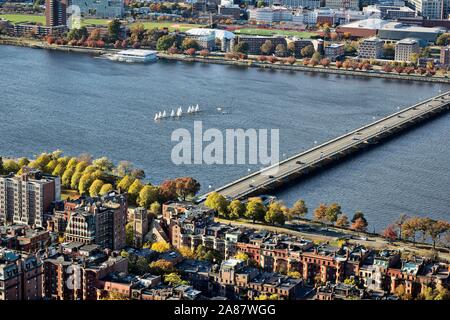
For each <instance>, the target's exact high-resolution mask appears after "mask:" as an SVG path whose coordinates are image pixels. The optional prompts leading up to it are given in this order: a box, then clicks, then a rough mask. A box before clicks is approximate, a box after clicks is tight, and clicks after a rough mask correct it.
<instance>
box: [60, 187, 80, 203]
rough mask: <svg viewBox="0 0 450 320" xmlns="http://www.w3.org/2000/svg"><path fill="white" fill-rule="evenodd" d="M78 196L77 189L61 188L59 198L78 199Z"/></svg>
mask: <svg viewBox="0 0 450 320" xmlns="http://www.w3.org/2000/svg"><path fill="white" fill-rule="evenodd" d="M79 197H80V195H79V193H78V191H77V190H70V189H62V190H61V199H62V200H67V199H68V198H70V199H71V200H74V199H78V198H79Z"/></svg>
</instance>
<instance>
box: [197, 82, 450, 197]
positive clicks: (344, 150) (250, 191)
mask: <svg viewBox="0 0 450 320" xmlns="http://www.w3.org/2000/svg"><path fill="white" fill-rule="evenodd" d="M448 110H450V91H449V92H446V93H444V94H440V95H438V96H436V97H434V98H431V99H428V100H425V101H423V102H420V103H418V104H415V105H413V106H411V107H409V108H406V109H403V110H401V111H399V112H396V113H394V114H392V115H389V116H387V117H385V118H382V119H380V120H377V121H375V122H372V123H370V124H368V125H366V126H363V127H361V128H359V129H356V130H353V131H351V132H349V133H347V134H345V135H342V136H340V137H337V138H335V139H333V140H330V141H328V142H325V143H323V144H321V145H318V146H316V147H314V148H312V149H309V150H307V151H304V152H302V153H299V154H297V155H295V156H292V157H290V158H288V159H286V160H284V161H281V162H279V163H278V164H277V165H278V170H273V169H274V167H276V166H277V165H275V166H272V167H269V168H265V169H263V170H260V171H258V172H254V173H252V174H249V175H247V176H245V177H243V178H240V179H238V180H236V181H233V182H231V183H229V184H227V185H225V186H223V187H220V188H218V189H216V190H214V191H216V192H219V193H220V194H222V195H224V196H226V197H228V198H230V199H242V198H245V197H248V196H255V195H261V194H265V193H270V191H271V190H274V189H276V188H278V187H281V186H283V185H285V184H288V183H289V182H291V181H293V180H296V179H299V178H301V177H305V176H307V175H308V174H310V173H311V172H313V171H315V170H317V169H320V168H322V167H324V166H326V165H329V164H331V163H334V162H337V161H340V160H342V159H343V158H344V157H346V156H348V155H350V154H354V153H357V152H360V151H362V150H363V149H365V148H367V147H369V146H370V145H372V144H376V143H378V142H380V141H382V140H383V139H387V138H389V137H392V136H394V135H396V134H398V133H399V132H401V131H403V130H405V129H407V128H409V127H411V126H414V125H417V124H418V123H421V122H423V121H424V120H427V119H429V118H431V117H434V116H436V115H438V114H441V113H442V112H444V111H448ZM207 196H208V194H205V195H203V196H201V197H200V199H199V202H202V201H204V200H205V199H206V197H207Z"/></svg>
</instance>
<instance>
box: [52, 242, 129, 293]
mask: <svg viewBox="0 0 450 320" xmlns="http://www.w3.org/2000/svg"><path fill="white" fill-rule="evenodd" d="M76 249H77V250H73V251H72V252H71V253H65V254H57V255H55V256H52V257H51V258H48V259H45V260H44V297H45V298H48V299H54V300H97V297H98V292H97V289H98V288H99V287H101V286H102V283H101V282H100V279H103V278H105V277H107V276H108V274H110V273H113V272H120V273H124V274H126V273H127V272H128V260H127V259H125V258H123V257H121V256H120V255H115V254H112V253H106V252H103V251H101V250H99V249H98V247H96V246H93V247H91V246H88V248H86V250H85V252H86V253H85V254H80V253H79V252H82V251H83V246H82V245H81V244H80V246H79V247H77V248H76Z"/></svg>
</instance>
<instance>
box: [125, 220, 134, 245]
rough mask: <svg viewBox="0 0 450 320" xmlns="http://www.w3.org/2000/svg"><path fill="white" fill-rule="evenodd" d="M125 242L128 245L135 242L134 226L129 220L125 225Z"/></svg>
mask: <svg viewBox="0 0 450 320" xmlns="http://www.w3.org/2000/svg"><path fill="white" fill-rule="evenodd" d="M125 242H126V244H127V245H128V246H133V244H134V228H133V223H132V222H128V223H127V225H126V226H125Z"/></svg>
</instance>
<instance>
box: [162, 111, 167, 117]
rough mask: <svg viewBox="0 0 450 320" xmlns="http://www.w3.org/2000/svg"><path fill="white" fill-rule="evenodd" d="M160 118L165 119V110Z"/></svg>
mask: <svg viewBox="0 0 450 320" xmlns="http://www.w3.org/2000/svg"><path fill="white" fill-rule="evenodd" d="M162 117H163V118H165V117H166V110H164V112H163V114H162Z"/></svg>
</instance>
